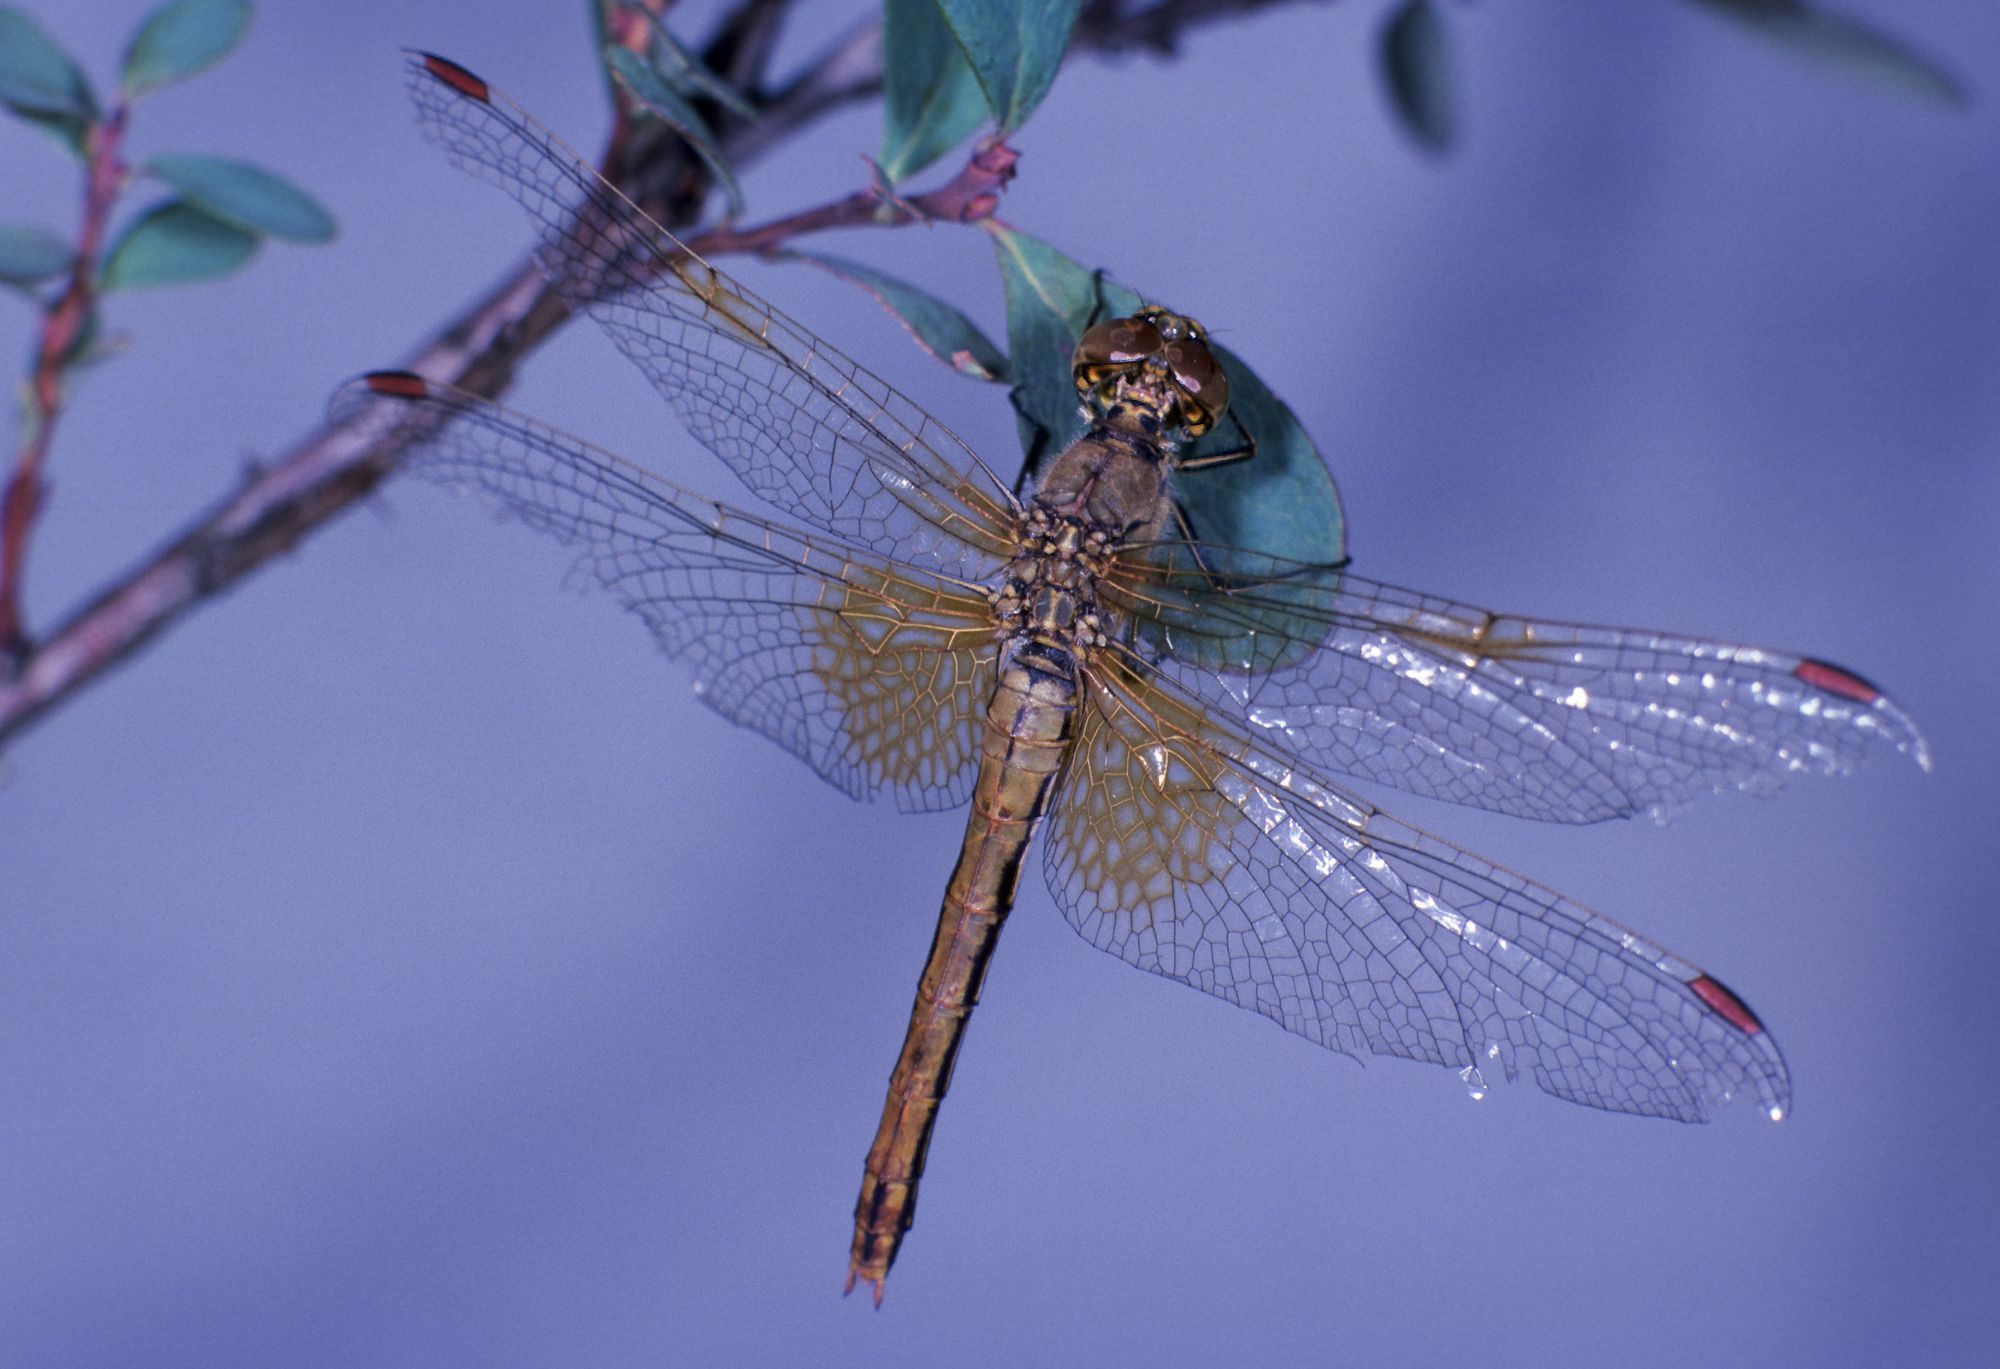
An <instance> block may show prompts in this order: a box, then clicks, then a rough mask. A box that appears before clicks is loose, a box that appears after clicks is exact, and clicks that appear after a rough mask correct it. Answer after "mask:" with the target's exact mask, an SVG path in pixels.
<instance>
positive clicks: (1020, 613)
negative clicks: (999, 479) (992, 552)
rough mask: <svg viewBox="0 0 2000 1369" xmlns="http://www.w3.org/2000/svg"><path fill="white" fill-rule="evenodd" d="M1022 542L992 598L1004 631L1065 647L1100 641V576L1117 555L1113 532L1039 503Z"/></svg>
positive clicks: (1006, 634)
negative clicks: (1098, 587) (1111, 559)
mask: <svg viewBox="0 0 2000 1369" xmlns="http://www.w3.org/2000/svg"><path fill="white" fill-rule="evenodd" d="M1021 541H1022V549H1021V552H1020V554H1019V555H1017V556H1016V557H1015V558H1014V559H1013V560H1012V561H1011V562H1009V563H1008V566H1007V574H1006V578H1005V579H1003V580H1002V581H1001V583H1000V585H999V587H998V588H997V589H995V590H994V591H993V594H992V596H991V598H990V602H991V604H992V606H993V620H994V626H995V629H996V630H997V632H998V633H999V635H1000V636H1002V637H1003V638H1012V639H1028V640H1032V641H1037V642H1041V643H1043V644H1045V645H1048V646H1052V647H1059V648H1061V649H1063V650H1065V651H1074V650H1076V649H1078V648H1083V647H1090V646H1094V645H1095V644H1096V643H1097V641H1098V640H1099V637H1100V627H1099V621H1098V613H1097V578H1098V576H1100V575H1102V574H1103V573H1104V569H1105V566H1106V564H1107V563H1108V560H1109V558H1110V555H1111V551H1112V547H1113V537H1112V534H1111V533H1110V531H1109V530H1107V529H1106V528H1104V527H1102V526H1100V525H1097V524H1093V523H1090V522H1088V521H1086V520H1084V519H1081V518H1077V517H1073V516H1066V515H1061V514H1056V513H1052V512H1050V511H1049V510H1048V509H1046V508H1042V507H1040V506H1036V507H1034V508H1031V509H1030V510H1029V512H1028V517H1027V520H1026V522H1025V523H1024V524H1023V525H1022V535H1021Z"/></svg>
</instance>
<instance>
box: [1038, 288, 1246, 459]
mask: <svg viewBox="0 0 2000 1369" xmlns="http://www.w3.org/2000/svg"><path fill="white" fill-rule="evenodd" d="M1070 373H1071V374H1072V375H1073V376H1074V377H1075V378H1076V391H1077V393H1078V394H1079V395H1081V396H1082V397H1083V407H1084V411H1085V413H1086V414H1087V415H1088V416H1089V417H1090V418H1091V419H1092V420H1093V421H1096V422H1100V423H1106V424H1109V425H1110V426H1112V427H1115V428H1124V429H1126V430H1128V431H1131V432H1137V433H1141V434H1143V435H1145V436H1147V437H1150V438H1154V439H1156V440H1159V441H1164V442H1180V441H1183V440H1191V439H1193V438H1197V437H1200V436H1201V435H1202V434H1203V433H1205V432H1207V431H1208V430H1209V429H1210V428H1212V427H1214V426H1215V424H1216V420H1218V419H1220V418H1221V417H1222V414H1223V411H1224V410H1225V409H1227V408H1228V407H1229V377H1228V376H1226V375H1224V374H1223V372H1222V365H1221V363H1220V362H1218V361H1216V359H1215V354H1214V353H1213V352H1211V351H1209V350H1208V333H1207V331H1206V330H1205V329H1203V328H1202V326H1201V325H1200V324H1199V323H1196V322H1195V321H1194V320H1193V319H1191V318H1189V317H1188V316H1187V315H1185V314H1176V313H1172V312H1171V311H1169V310H1166V309H1146V310H1143V311H1142V312H1140V313H1137V314H1134V315H1132V317H1130V318H1120V319H1112V320H1110V321H1109V322H1107V323H1100V324H1098V325H1097V326H1096V327H1094V328H1092V329H1091V330H1090V331H1089V332H1087V333H1085V334H1084V335H1083V337H1082V338H1081V339H1080V340H1079V341H1078V342H1077V344H1076V352H1075V354H1074V356H1073V358H1072V359H1071V362H1070Z"/></svg>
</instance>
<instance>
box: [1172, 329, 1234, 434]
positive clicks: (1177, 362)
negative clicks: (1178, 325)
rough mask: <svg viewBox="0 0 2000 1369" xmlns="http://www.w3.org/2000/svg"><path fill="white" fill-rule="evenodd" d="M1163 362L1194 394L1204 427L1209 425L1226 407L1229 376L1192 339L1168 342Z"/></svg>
mask: <svg viewBox="0 0 2000 1369" xmlns="http://www.w3.org/2000/svg"><path fill="white" fill-rule="evenodd" d="M1166 359H1167V365H1168V366H1170V367H1172V368H1173V372H1174V380H1175V381H1176V383H1178V384H1179V385H1180V387H1181V388H1182V389H1183V390H1185V391H1187V392H1188V394H1190V395H1192V396H1193V397H1194V401H1195V403H1196V404H1198V405H1200V406H1201V408H1202V409H1203V411H1204V413H1205V421H1204V422H1203V424H1202V426H1203V427H1204V428H1206V427H1208V426H1209V425H1211V424H1213V423H1214V421H1215V420H1216V419H1217V418H1220V417H1221V416H1222V411H1223V410H1224V409H1227V408H1228V407H1229V377H1228V376H1227V375H1226V374H1224V372H1223V369H1222V365H1221V363H1219V362H1218V361H1216V359H1215V353H1213V352H1211V351H1209V350H1208V348H1207V347H1205V346H1204V345H1202V344H1201V343H1200V342H1197V341H1195V340H1193V339H1191V338H1190V339H1185V340H1182V341H1179V342H1170V343H1168V344H1167V348H1166Z"/></svg>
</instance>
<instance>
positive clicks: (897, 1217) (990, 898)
mask: <svg viewBox="0 0 2000 1369" xmlns="http://www.w3.org/2000/svg"><path fill="white" fill-rule="evenodd" d="M1077 679H1078V675H1077V667H1076V661H1075V658H1074V657H1073V656H1072V655H1071V654H1070V652H1069V651H1067V650H1066V649H1064V648H1062V647H1060V646H1056V645H1054V644H1051V643H1049V642H1045V641H1039V640H1032V639H1030V640H1027V641H1021V642H1019V643H1018V644H1017V645H1016V646H1015V648H1014V649H1013V650H1012V651H1011V652H1010V653H1009V654H1008V656H1007V657H1006V658H1005V660H1004V661H1003V663H1002V665H1001V668H1000V675H999V679H998V682H997V683H996V685H995V687H994V690H993V698H992V701H991V702H990V703H989V704H988V705H987V708H986V728H985V735H984V737H983V739H982V741H981V747H980V764H979V778H978V781H977V782H976V784H975V786H974V788H973V792H972V813H971V815H970V816H969V817H968V818H967V819H966V824H965V841H964V843H963V845H961V847H960V848H959V854H958V865H957V867H956V868H955V869H953V871H952V875H951V883H950V884H949V885H947V886H946V888H945V895H944V907H943V908H942V910H941V911H940V912H939V915H938V929H937V936H936V938H935V939H934V940H933V941H932V943H931V953H930V958H929V960H927V961H926V962H925V964H924V973H923V978H922V979H920V980H919V981H918V982H917V1000H916V1003H915V1004H914V1005H913V1006H912V1007H911V1009H910V1026H909V1030H908V1032H907V1033H906V1034H905V1035H904V1037H903V1052H902V1054H901V1055H900V1056H899V1057H898V1058H897V1060H896V1068H895V1072H894V1073H892V1074H891V1075H890V1076H889V1097H888V1100H887V1101H886V1102H885V1103H884V1104H883V1107H882V1122H881V1125H880V1126H879V1127H878V1128H877V1129H876V1132H875V1143H874V1144H873V1145H872V1146H870V1147H869V1150H868V1162H867V1165H866V1167H865V1169H864V1172H863V1174H862V1179H861V1197H860V1200H859V1201H858V1202H856V1204H855V1206H854V1247H853V1250H852V1253H851V1255H850V1258H849V1262H848V1273H847V1286H848V1288H849V1289H850V1290H852V1289H853V1287H854V1285H855V1283H856V1281H860V1282H864V1283H869V1284H873V1285H874V1288H875V1300H876V1302H878V1303H879V1302H880V1301H881V1300H882V1280H883V1279H884V1278H886V1277H887V1276H888V1273H889V1266H890V1264H891V1263H893V1262H894V1261H895V1258H896V1251H897V1248H898V1247H899V1246H900V1245H901V1244H902V1240H903V1235H904V1233H905V1232H907V1231H908V1230H909V1229H910V1223H911V1222H912V1221H914V1220H915V1218H916V1204H917V1182H918V1180H919V1179H920V1178H922V1176H923V1172H924V1156H925V1154H926V1152H928V1151H929V1149H930V1140H931V1131H932V1128H933V1127H934V1126H935V1125H936V1123H937V1112H938V1104H939V1102H940V1101H941V1100H942V1099H943V1098H944V1095H945V1090H946V1089H947V1088H949V1087H950V1085H951V1070H952V1065H953V1063H954V1062H955V1061H956V1059H957V1058H958V1048H959V1046H960V1044H961V1043H962V1042H963V1041H964V1039H965V1027H966V1023H967V1021H968V1020H969V1019H970V1018H971V1016H972V1010H973V1008H974V1007H976V1006H977V1005H978V1002H979V990H980V986H981V985H982V984H984V983H985V981H986V967H987V965H988V964H989V963H990V962H991V960H992V958H993V950H994V947H996V946H997V945H998V944H999V941H1000V928H1001V926H1002V925H1003V924H1004V923H1005V922H1006V920H1007V914H1008V912H1009V911H1010V910H1011V909H1012V908H1013V906H1014V895H1015V892H1016V890H1018V889H1019V888H1020V883H1021V868H1022V865H1023V864H1024V863H1025V861H1026V859H1027V854H1028V844H1029V841H1030V840H1031V839H1032V837H1033V836H1034V832H1035V828H1036V827H1037V826H1038V825H1039V824H1040V822H1041V820H1042V817H1043V815H1044V814H1046V813H1047V812H1048V809H1049V804H1050V802H1051V801H1052V800H1053V798H1054V796H1055V783H1056V778H1057V776H1058V775H1060V774H1061V772H1062V768H1063V764H1064V761H1065V760H1066V759H1067V757H1068V755H1069V749H1070V745H1071V742H1072V741H1073V739H1074V737H1075V733H1076V707H1077V696H1078V684H1077Z"/></svg>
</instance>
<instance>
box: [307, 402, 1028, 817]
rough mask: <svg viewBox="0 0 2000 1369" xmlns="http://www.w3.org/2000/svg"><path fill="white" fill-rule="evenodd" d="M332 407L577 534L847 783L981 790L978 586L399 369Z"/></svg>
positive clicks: (947, 798)
mask: <svg viewBox="0 0 2000 1369" xmlns="http://www.w3.org/2000/svg"><path fill="white" fill-rule="evenodd" d="M333 410H334V416H335V418H336V420H338V421H347V420H348V419H351V418H354V417H355V416H357V415H361V416H363V417H364V419H365V421H368V422H371V423H374V424H379V425H381V426H382V428H383V429H384V430H385V431H384V432H383V433H381V434H380V435H381V436H385V437H387V436H391V435H392V434H391V433H390V432H388V431H387V430H389V429H395V430H400V432H399V433H398V434H396V435H401V436H407V437H408V438H409V439H410V446H409V449H408V451H407V453H406V455H405V457H404V468H405V469H407V470H410V471H413V472H414V473H416V474H418V475H421V476H423V477H424V478H425V479H427V480H432V481H436V482H438V483H440V484H445V485H450V486H454V487H469V488H471V489H472V490H474V491H476V492H478V493H479V494H480V495H482V496H483V497H484V498H485V499H486V500H487V502H488V503H490V504H492V505H493V506H495V507H497V508H498V509H499V510H501V511H502V512H504V513H505V514H507V515H509V516H512V517H514V518H518V519H519V520H520V521H522V522H523V523H526V524H527V525H528V526H530V527H532V528H535V529H537V530H539V531H542V532H546V533H550V534H552V535H554V536H555V537H556V538H558V539H559V540H561V541H563V542H566V543H570V544H572V545H576V546H579V547H581V548H582V549H583V559H582V562H581V568H582V569H584V570H585V571H587V572H588V573H589V575H590V576H591V578H593V579H595V580H596V581H597V582H598V583H600V584H602V585H604V586H605V587H606V588H607V589H609V590H610V591H611V592H612V594H613V595H614V596H616V597H617V599H618V601H619V602H620V603H621V604H623V605H624V606H625V607H626V608H628V609H630V610H632V611H633V612H634V613H636V614H638V615H639V617H640V618H642V619H644V620H645V622H646V624H647V626H649V627H650V628H652V630H653V635H654V636H655V637H656V638H657V639H658V641H659V643H660V646H661V647H662V648H663V649H664V650H665V651H666V652H667V654H668V655H670V656H673V657H676V658H678V659H680V660H683V661H685V662H686V663H687V664H688V665H689V666H690V667H691V668H692V669H693V671H694V677H695V689H696V692H697V693H698V694H699V695H700V697H701V698H702V700H703V701H704V702H706V703H707V704H708V705H709V706H710V707H711V708H713V709H715V710H716V711H717V712H718V713H721V714H722V715H723V716H724V717H726V718H728V719H729V720H730V721H732V722H735V723H740V724H742V725H743V726H745V727H749V728H753V729H755V730H756V731H758V732H761V733H763V734H764V735H765V736H767V737H770V738H771V739H772V740H774V741H776V742H778V743H779V744H780V745H782V746H784V747H785V748H786V749H787V750H789V751H791V752H792V753H793V754H794V755H797V756H798V757H800V758H801V759H802V760H804V761H805V762H806V763H807V764H808V765H810V766H811V767H812V768H813V769H814V770H815V771H817V772H818V773H819V774H820V775H821V776H823V777H824V778H826V779H827V780H829V781H830V782H832V783H833V784H834V785H836V786H838V787H839V788H841V789H843V790H845V791H846V792H847V793H849V794H853V795H855V796H857V797H864V796H872V795H874V794H876V793H879V792H880V791H882V790H888V791H890V792H892V793H894V795H895V796H896V800H897V802H898V804H900V805H901V806H902V807H904V808H906V809H924V810H931V809H943V808H951V807H955V806H958V805H960V804H963V803H964V802H966V800H967V799H968V798H969V797H970V796H971V792H972V779H973V775H974V772H975V771H976V769H977V763H978V745H979V735H980V731H979V729H980V722H981V718H982V717H983V714H984V710H985V706H986V701H987V697H988V695H989V694H990V693H991V692H992V676H993V669H994V658H995V649H996V648H995V640H994V637H993V632H992V625H991V613H990V611H989V609H988V606H987V603H986V599H985V595H984V591H983V590H982V589H980V588H979V587H977V586H968V585H965V584H962V583H959V582H956V581H953V580H950V579H948V578H946V577H943V576H939V575H937V574H934V573H932V572H930V571H928V570H925V569H921V568H917V567H912V566H908V565H904V564H901V563H898V562H895V561H892V560H889V559H888V558H885V557H879V556H874V555H872V554H869V553H866V552H862V551H857V550H855V549H852V548H848V547H844V546H841V545H838V544H837V543H834V542H831V541H825V540H820V539H816V538H813V537H809V536H806V535H804V534H801V533H798V532H795V531H793V530H791V529H788V528H785V527H783V526H782V525H779V524H776V523H771V522H767V521H765V520H763V519H760V518H757V517H755V516H753V515H750V514H746V513H742V512H739V511H737V510H735V509H731V508H729V507H728V506H726V505H723V504H717V503H714V502H712V501H710V500H707V499H703V498H701V497H700V496H698V495H695V494H691V493H689V492H688V491H686V490H683V489H680V488H679V487H677V486H675V485H671V484H669V483H667V482H666V481H664V480H661V479H659V478H657V477H655V476H653V475H651V474H649V473H647V472H645V471H643V470H640V469H639V468H638V467H636V466H633V465H630V464H628V463H626V462H624V461H621V460H619V459H618V458H617V457H615V456H612V455H611V454H609V453H608V452H603V451H600V450H598V449H597V448H594V447H591V446H588V445H586V444H584V443H582V442H579V441H578V440H576V439H575V438H573V437H570V436H568V435H567V434H564V433H561V432H558V431H557V430H555V429H553V428H550V427H547V426H545V425H543V424H541V423H537V422H535V421H534V420H533V419H530V418H527V417H524V416H522V415H520V414H517V413H514V412H512V411H511V410H508V409H503V408H501V407H499V406H498V405H494V404H489V403H487V402H486V401H484V400H482V399H479V398H477V397H475V396H472V395H468V394H466V393H464V392H462V391H457V390H453V389H451V388H450V387H448V386H442V385H437V384H434V383H432V382H430V381H426V380H424V379H423V378H422V377H419V376H415V375H411V374H409V373H407V372H399V371H387V372H377V373H375V374H373V375H370V376H366V377H363V378H362V379H360V380H357V381H352V382H350V383H349V384H347V385H346V386H344V387H342V389H341V390H340V391H339V393H338V394H336V395H335V397H334V401H333Z"/></svg>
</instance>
